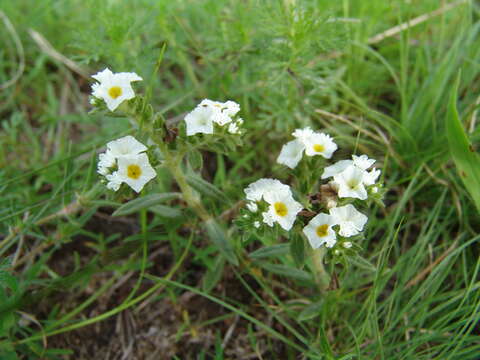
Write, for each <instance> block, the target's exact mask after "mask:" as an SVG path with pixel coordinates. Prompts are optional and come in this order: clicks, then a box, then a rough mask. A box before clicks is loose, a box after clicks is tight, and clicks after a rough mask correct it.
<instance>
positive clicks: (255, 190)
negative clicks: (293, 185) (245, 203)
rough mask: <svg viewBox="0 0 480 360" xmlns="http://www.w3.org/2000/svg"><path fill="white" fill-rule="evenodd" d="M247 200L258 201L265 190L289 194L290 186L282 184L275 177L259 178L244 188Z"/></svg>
mask: <svg viewBox="0 0 480 360" xmlns="http://www.w3.org/2000/svg"><path fill="white" fill-rule="evenodd" d="M243 191H244V192H245V195H246V198H247V200H251V201H260V200H261V199H262V197H263V195H264V194H265V193H266V192H267V191H273V192H279V193H286V194H289V195H291V194H292V192H291V190H290V186H288V185H285V184H282V183H281V182H280V181H278V180H276V179H268V178H264V179H260V180H257V181H255V182H253V183H251V184H250V185H248V186H247V187H246V188H245V189H244V190H243Z"/></svg>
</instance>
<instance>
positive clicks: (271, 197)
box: [263, 191, 303, 231]
mask: <svg viewBox="0 0 480 360" xmlns="http://www.w3.org/2000/svg"><path fill="white" fill-rule="evenodd" d="M263 197H264V199H265V201H266V202H267V203H269V204H270V207H269V208H268V213H269V214H270V217H271V219H273V220H274V221H276V222H278V224H279V225H280V226H281V227H282V228H283V229H284V230H287V231H288V230H290V229H291V228H292V226H293V223H294V222H295V219H296V217H297V214H298V213H299V212H300V211H302V209H303V206H302V205H301V204H300V203H299V202H297V201H295V200H294V199H293V197H292V195H291V194H288V193H286V192H276V191H268V192H265V194H264V196H263Z"/></svg>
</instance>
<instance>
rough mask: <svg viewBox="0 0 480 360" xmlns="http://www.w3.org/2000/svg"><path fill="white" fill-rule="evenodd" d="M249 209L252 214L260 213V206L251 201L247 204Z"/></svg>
mask: <svg viewBox="0 0 480 360" xmlns="http://www.w3.org/2000/svg"><path fill="white" fill-rule="evenodd" d="M247 209H248V210H250V211H251V212H252V213H256V212H257V211H258V205H257V203H255V202H253V201H249V202H247Z"/></svg>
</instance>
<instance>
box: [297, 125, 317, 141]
mask: <svg viewBox="0 0 480 360" xmlns="http://www.w3.org/2000/svg"><path fill="white" fill-rule="evenodd" d="M313 134H314V131H313V130H312V129H311V128H310V127H308V126H307V127H306V128H303V129H296V130H295V131H294V132H293V133H292V135H293V137H295V138H297V139H298V140H299V141H300V142H301V143H303V144H305V143H306V142H307V139H308V138H309V137H311V136H312V135H313Z"/></svg>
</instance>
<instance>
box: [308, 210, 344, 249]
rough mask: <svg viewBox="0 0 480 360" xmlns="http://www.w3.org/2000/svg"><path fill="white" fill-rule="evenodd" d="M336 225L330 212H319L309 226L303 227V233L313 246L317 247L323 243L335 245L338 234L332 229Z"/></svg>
mask: <svg viewBox="0 0 480 360" xmlns="http://www.w3.org/2000/svg"><path fill="white" fill-rule="evenodd" d="M333 225H335V221H334V218H333V217H332V216H331V215H328V214H318V215H317V216H315V217H314V218H313V219H312V220H310V222H309V223H308V225H307V226H305V227H304V228H303V233H304V234H305V235H306V236H307V239H308V242H309V243H310V245H311V246H312V248H314V249H317V248H319V247H320V246H322V245H323V244H325V246H326V247H329V248H331V247H333V245H335V243H336V242H337V235H336V234H335V231H334V230H333V229H332V226H333Z"/></svg>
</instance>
